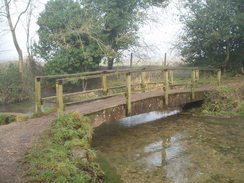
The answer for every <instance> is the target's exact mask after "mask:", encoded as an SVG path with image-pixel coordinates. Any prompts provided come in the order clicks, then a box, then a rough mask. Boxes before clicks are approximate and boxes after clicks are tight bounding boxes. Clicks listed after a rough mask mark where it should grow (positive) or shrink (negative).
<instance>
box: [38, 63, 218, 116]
mask: <svg viewBox="0 0 244 183" xmlns="http://www.w3.org/2000/svg"><path fill="white" fill-rule="evenodd" d="M176 70H191V71H192V81H191V83H192V84H191V88H192V95H193V96H192V97H194V93H195V81H197V80H199V71H217V73H218V74H217V77H218V83H220V78H221V71H220V69H215V68H198V67H159V68H152V67H151V68H150V67H142V68H129V69H120V70H105V71H95V72H86V73H77V74H67V75H54V76H37V77H36V82H35V88H36V100H35V102H36V112H40V111H41V105H42V101H48V100H54V99H56V100H57V102H58V101H59V102H58V103H59V104H58V105H59V107H58V110H59V113H60V114H62V112H60V111H62V110H63V109H62V108H63V107H62V106H64V102H63V98H64V97H69V96H73V95H80V94H86V93H91V92H103V96H101V97H96V98H90V99H86V100H83V102H88V101H93V100H99V99H103V98H108V97H113V96H117V95H121V94H126V98H127V100H128V96H129V95H131V93H136V92H139V91H140V92H146V90H147V88H148V87H147V85H150V84H155V85H156V88H150V89H162V88H163V89H164V92H165V103H166V104H167V103H168V102H167V98H168V97H167V93H168V88H169V87H170V86H176V85H177V84H174V83H173V71H176ZM154 71H162V72H163V73H164V81H162V82H148V83H147V82H145V78H144V79H143V77H145V76H144V75H145V73H146V72H154ZM118 73H123V74H126V77H127V76H128V77H130V79H129V78H128V77H127V82H126V85H122V86H115V87H108V86H107V77H108V76H113V75H116V74H118ZM132 73H141V83H139V84H131V81H129V80H131V74H132ZM93 74H95V75H93ZM73 76H77V77H73ZM78 76H81V77H78ZM68 77H70V78H68ZM169 77H170V79H169ZM50 78H53V79H55V78H60V79H57V80H56V82H57V84H56V93H57V94H56V96H51V97H45V98H42V97H41V83H40V80H41V79H50ZM95 78H101V79H102V88H99V89H95V90H88V91H82V92H75V93H68V94H63V82H68V81H73V80H88V79H95ZM128 83H129V84H128ZM160 84H161V86H157V85H160ZM60 85H61V86H60ZM180 85H181V86H182V85H185V84H180ZM59 86H60V87H59ZM128 86H129V89H128ZM135 86H140V87H141V89H139V90H138V89H134V91H132V90H133V87H135ZM178 86H179V84H178ZM119 88H121V89H122V88H125V89H126V91H125V92H120V93H119V94H112V95H108V92H109V91H111V90H114V89H119ZM61 90H62V91H61ZM129 90H130V94H128V91H129ZM38 91H39V92H38ZM61 98H62V102H61V105H60V100H61ZM80 102H82V101H77V102H69V103H66V105H71V104H74V103H80ZM127 103H128V102H127ZM129 103H130V102H129ZM60 106H61V107H60Z"/></svg>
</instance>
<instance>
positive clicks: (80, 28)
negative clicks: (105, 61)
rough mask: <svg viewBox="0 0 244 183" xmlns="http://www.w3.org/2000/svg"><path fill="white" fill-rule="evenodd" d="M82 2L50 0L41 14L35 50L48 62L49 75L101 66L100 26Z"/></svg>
mask: <svg viewBox="0 0 244 183" xmlns="http://www.w3.org/2000/svg"><path fill="white" fill-rule="evenodd" d="M95 21H96V20H95V19H93V16H91V15H90V14H89V13H88V12H86V11H85V9H84V8H82V7H81V5H80V4H79V3H78V2H75V1H73V0H50V1H49V2H48V3H47V4H46V6H45V10H44V11H43V12H42V13H41V14H40V17H39V18H38V21H37V24H38V25H39V27H40V28H39V30H38V35H39V42H38V43H37V44H35V53H36V55H38V56H40V57H41V58H43V59H44V60H45V61H46V65H45V67H46V71H47V73H48V74H58V73H73V72H82V71H87V70H92V69H94V68H97V67H98V65H99V63H100V61H101V58H102V57H103V51H102V47H101V44H99V40H98V39H97V36H96V35H99V32H98V31H99V29H97V27H96V26H95V25H96V24H94V23H93V24H92V22H95Z"/></svg>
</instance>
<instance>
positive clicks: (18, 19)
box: [10, 0, 31, 30]
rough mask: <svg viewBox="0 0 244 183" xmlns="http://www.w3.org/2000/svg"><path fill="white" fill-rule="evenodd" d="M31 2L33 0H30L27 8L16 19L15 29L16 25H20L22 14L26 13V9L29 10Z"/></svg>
mask: <svg viewBox="0 0 244 183" xmlns="http://www.w3.org/2000/svg"><path fill="white" fill-rule="evenodd" d="M10 1H11V0H10ZM30 3H31V0H29V1H28V4H27V6H26V8H25V10H24V11H22V12H21V13H20V14H19V16H18V19H17V21H16V23H15V25H14V30H15V29H16V27H17V25H18V23H19V21H20V18H21V16H22V15H23V14H25V13H26V11H27V10H28V8H29V6H30Z"/></svg>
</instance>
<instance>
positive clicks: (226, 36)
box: [178, 0, 244, 70]
mask: <svg viewBox="0 0 244 183" xmlns="http://www.w3.org/2000/svg"><path fill="white" fill-rule="evenodd" d="M185 8H186V9H187V13H186V14H184V15H182V16H181V20H182V22H183V23H184V25H185V28H184V30H185V33H184V35H183V36H181V41H180V43H179V44H178V47H179V50H180V53H181V55H182V56H183V58H184V61H185V62H187V63H191V64H194V65H196V66H215V67H216V66H217V67H222V68H224V69H225V70H226V69H229V70H230V69H238V68H240V67H243V66H244V65H243V64H244V60H243V57H244V55H243V53H244V13H243V12H244V11H243V10H244V7H243V3H242V0H205V1H202V0H187V1H186V3H185Z"/></svg>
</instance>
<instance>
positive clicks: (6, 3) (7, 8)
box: [0, 0, 32, 77]
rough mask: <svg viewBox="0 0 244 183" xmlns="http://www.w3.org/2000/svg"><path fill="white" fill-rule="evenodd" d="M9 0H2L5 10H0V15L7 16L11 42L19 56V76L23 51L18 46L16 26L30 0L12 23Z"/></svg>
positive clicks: (22, 63) (21, 70) (29, 0)
mask: <svg viewBox="0 0 244 183" xmlns="http://www.w3.org/2000/svg"><path fill="white" fill-rule="evenodd" d="M11 1H12V0H3V2H4V4H3V7H4V9H5V11H3V12H0V13H1V14H0V15H1V16H4V17H6V18H7V21H8V25H9V28H10V32H11V35H12V39H13V43H14V46H15V49H16V51H17V53H18V57H19V72H20V75H21V77H22V76H23V67H24V58H23V52H22V50H21V48H20V45H19V42H18V40H17V36H16V28H17V26H18V24H19V22H20V19H21V17H22V15H24V14H25V13H26V12H27V10H28V9H29V7H30V3H31V1H32V0H28V2H27V4H26V6H25V9H24V10H23V11H22V12H20V13H19V14H18V16H17V20H16V22H15V23H13V20H12V17H11V15H12V14H11V12H10V5H11Z"/></svg>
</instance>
